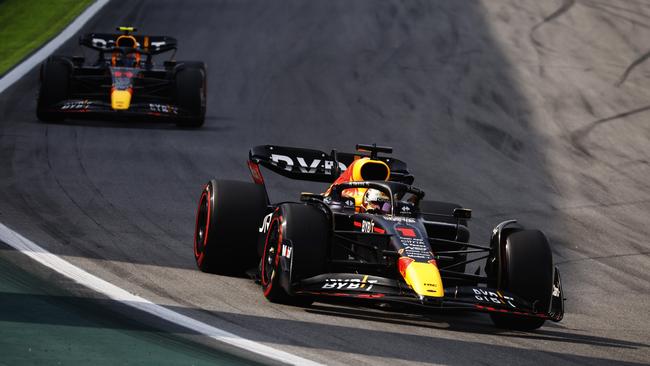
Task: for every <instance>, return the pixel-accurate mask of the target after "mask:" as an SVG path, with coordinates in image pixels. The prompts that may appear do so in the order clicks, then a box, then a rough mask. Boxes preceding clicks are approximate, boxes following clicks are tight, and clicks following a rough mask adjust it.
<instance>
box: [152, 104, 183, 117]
mask: <svg viewBox="0 0 650 366" xmlns="http://www.w3.org/2000/svg"><path fill="white" fill-rule="evenodd" d="M149 109H150V110H151V111H152V112H156V113H166V114H178V108H176V107H174V106H171V105H168V104H156V103H149Z"/></svg>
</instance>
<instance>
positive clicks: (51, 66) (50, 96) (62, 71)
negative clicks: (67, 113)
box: [36, 57, 72, 122]
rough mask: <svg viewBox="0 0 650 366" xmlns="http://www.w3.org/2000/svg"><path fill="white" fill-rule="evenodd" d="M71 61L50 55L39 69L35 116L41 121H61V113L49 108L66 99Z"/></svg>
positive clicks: (62, 117)
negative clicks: (38, 88) (39, 79)
mask: <svg viewBox="0 0 650 366" xmlns="http://www.w3.org/2000/svg"><path fill="white" fill-rule="evenodd" d="M71 74H72V63H71V61H70V60H68V59H66V58H63V57H50V58H48V59H47V60H46V61H45V62H44V63H43V64H42V65H41V70H40V78H41V87H40V90H39V92H38V100H37V102H36V117H37V118H38V119H39V120H41V121H43V122H60V121H63V119H64V116H63V114H62V113H57V112H53V111H52V110H50V108H51V107H52V106H53V105H55V104H56V103H59V102H61V101H64V100H66V99H68V95H69V89H70V76H71Z"/></svg>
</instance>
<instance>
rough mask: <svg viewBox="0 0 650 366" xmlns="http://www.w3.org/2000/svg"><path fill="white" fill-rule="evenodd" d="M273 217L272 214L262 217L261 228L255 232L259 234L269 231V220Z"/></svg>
mask: <svg viewBox="0 0 650 366" xmlns="http://www.w3.org/2000/svg"><path fill="white" fill-rule="evenodd" d="M272 217H273V212H271V213H270V214H268V215H266V216H264V219H262V226H260V227H259V228H258V229H257V231H259V232H260V233H266V232H267V231H269V226H271V218H272Z"/></svg>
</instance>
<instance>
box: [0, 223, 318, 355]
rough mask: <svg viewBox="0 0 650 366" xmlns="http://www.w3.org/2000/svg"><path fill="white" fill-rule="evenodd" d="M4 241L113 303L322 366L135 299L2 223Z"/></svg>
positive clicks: (225, 340) (258, 349)
mask: <svg viewBox="0 0 650 366" xmlns="http://www.w3.org/2000/svg"><path fill="white" fill-rule="evenodd" d="M0 241H1V242H3V243H5V244H7V245H9V246H11V247H13V248H14V249H16V250H18V251H20V252H22V253H23V254H25V255H27V256H28V257H30V258H32V259H34V260H35V261H37V262H39V263H41V264H43V265H44V266H47V267H49V268H51V269H53V270H54V271H56V272H58V273H60V274H62V275H64V276H66V277H68V278H70V279H71V280H73V281H75V282H77V283H79V284H81V285H83V286H85V287H88V288H90V289H91V290H93V291H96V292H98V293H100V294H103V295H105V296H107V297H109V298H110V299H112V300H115V301H118V302H120V303H122V304H125V305H128V306H130V307H133V308H136V309H138V310H141V311H144V312H146V313H149V314H152V315H154V316H157V317H159V318H162V319H164V320H167V321H169V322H171V323H174V324H176V325H180V326H182V327H185V328H188V329H190V330H192V331H195V332H197V333H200V334H203V335H206V336H208V337H211V338H213V339H216V340H217V341H219V342H223V343H226V344H229V345H232V346H235V347H237V348H241V349H244V350H246V351H249V352H252V353H255V354H258V355H261V356H264V357H266V358H270V359H273V360H277V361H280V362H284V363H288V364H294V365H314V366H316V365H321V364H319V363H316V362H313V361H310V360H307V359H305V358H302V357H299V356H296V355H292V354H290V353H287V352H284V351H280V350H277V349H275V348H272V347H269V346H266V345H264V344H261V343H258V342H254V341H251V340H249V339H245V338H242V337H239V336H237V335H235V334H232V333H229V332H226V331H225V330H222V329H219V328H216V327H213V326H211V325H208V324H205V323H202V322H200V321H198V320H195V319H192V318H190V317H188V316H185V315H183V314H180V313H177V312H175V311H172V310H169V309H167V308H165V307H163V306H161V305H157V304H154V303H153V302H151V301H149V300H147V299H145V298H143V297H140V296H137V295H133V294H132V293H130V292H128V291H126V290H124V289H122V288H120V287H117V286H115V285H113V284H112V283H109V282H107V281H104V280H102V279H101V278H99V277H97V276H95V275H92V274H90V273H88V272H86V271H84V270H83V269H81V268H79V267H77V266H75V265H73V264H72V263H70V262H68V261H66V260H64V259H62V258H60V257H58V256H56V255H54V254H52V253H50V252H48V251H47V250H45V249H43V248H42V247H40V246H38V245H37V244H35V243H34V242H32V241H31V240H29V239H27V238H25V237H24V236H22V235H20V234H18V233H17V232H15V231H13V230H11V229H10V228H8V227H7V226H5V225H3V224H1V223H0Z"/></svg>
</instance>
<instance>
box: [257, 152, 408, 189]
mask: <svg viewBox="0 0 650 366" xmlns="http://www.w3.org/2000/svg"><path fill="white" fill-rule="evenodd" d="M386 151H388V150H386ZM380 152H383V151H381V150H380ZM371 155H373V158H375V159H377V160H381V161H383V162H385V163H386V164H387V165H388V167H389V168H390V171H391V173H390V177H389V180H391V181H395V182H402V183H406V184H412V183H413V179H414V178H413V176H412V175H411V174H410V173H409V172H408V170H407V168H406V163H405V162H403V161H401V160H398V159H395V158H392V157H383V156H382V157H377V156H376V155H377V154H376V152H371V153H366V152H363V151H359V152H357V153H341V152H337V151H336V150H332V152H331V153H329V154H327V153H325V152H324V151H320V150H313V149H303V148H297V147H286V146H275V145H261V146H255V147H254V148H252V149H251V150H250V153H249V156H248V166H249V168H250V170H251V174H252V176H253V180H254V181H255V183H258V184H263V183H264V179H263V177H262V174H261V172H260V169H259V166H260V165H261V166H263V167H265V168H267V169H269V170H271V171H273V172H275V173H277V174H280V175H282V176H285V177H287V178H291V179H298V180H306V181H312V182H323V183H333V182H334V181H335V180H336V178H338V177H339V176H340V175H341V173H342V172H343V171H345V170H346V169H347V167H348V166H349V165H350V164H351V163H352V162H353V161H354V160H357V159H359V158H361V157H366V156H371Z"/></svg>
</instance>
